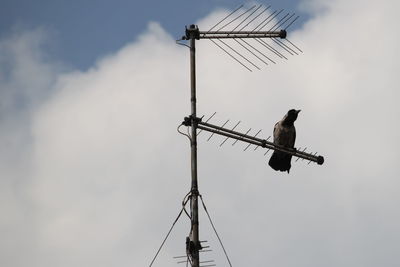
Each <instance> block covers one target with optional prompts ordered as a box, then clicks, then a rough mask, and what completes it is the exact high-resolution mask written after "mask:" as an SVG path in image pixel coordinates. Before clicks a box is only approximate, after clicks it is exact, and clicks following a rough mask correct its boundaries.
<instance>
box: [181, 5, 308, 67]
mask: <svg viewBox="0 0 400 267" xmlns="http://www.w3.org/2000/svg"><path fill="white" fill-rule="evenodd" d="M270 8H271V6H267V7H264V6H263V5H254V6H251V7H250V8H248V9H245V8H244V7H243V5H241V6H240V7H238V8H236V9H235V10H234V11H232V12H231V13H229V14H228V15H227V16H225V17H224V18H223V19H222V20H220V21H219V22H218V23H216V24H215V25H214V26H212V27H211V28H210V29H209V30H207V31H200V30H199V29H198V28H197V26H195V25H191V26H190V27H189V28H186V35H185V36H183V37H182V38H181V40H190V39H191V38H195V39H197V40H199V39H208V40H210V41H211V42H212V43H213V44H214V45H216V46H217V47H218V48H219V49H221V50H222V51H223V52H225V53H226V54H227V55H228V56H230V57H231V58H232V59H234V60H235V61H236V62H237V63H239V64H240V65H241V66H243V67H244V68H245V69H247V70H248V71H253V70H255V69H257V70H260V69H261V66H263V65H270V64H276V62H277V60H287V59H288V57H289V56H293V55H298V54H299V53H302V51H301V49H300V48H298V47H297V46H296V45H295V44H293V43H292V42H291V41H289V40H288V39H287V38H286V35H287V34H286V30H287V29H288V28H289V27H290V26H291V25H293V23H294V22H295V21H296V20H297V19H298V18H299V16H296V14H295V13H292V14H291V13H286V12H284V10H283V9H281V10H279V11H278V10H274V11H272V10H270ZM267 40H268V41H267Z"/></svg>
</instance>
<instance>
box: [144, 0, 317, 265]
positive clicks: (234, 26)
mask: <svg viewBox="0 0 400 267" xmlns="http://www.w3.org/2000/svg"><path fill="white" fill-rule="evenodd" d="M243 9H244V8H243V5H241V6H239V7H238V8H237V9H235V10H234V11H232V12H231V13H230V14H228V15H227V16H226V17H224V18H223V19H222V20H221V21H219V22H218V23H217V24H215V25H214V26H213V27H211V28H210V29H209V30H207V31H200V29H199V28H198V26H197V25H194V24H192V25H190V26H189V27H186V30H185V35H184V36H183V37H182V38H181V39H179V40H177V43H178V44H180V45H184V46H186V47H188V48H189V50H190V103H191V113H190V115H189V116H187V117H185V118H184V120H183V122H182V123H181V124H180V125H179V126H178V132H180V133H181V134H183V135H186V136H187V137H188V138H189V140H190V147H191V189H190V192H189V193H188V194H187V195H186V196H185V198H184V200H183V201H182V209H181V211H180V212H179V214H178V217H177V218H176V219H175V221H174V223H173V224H172V227H171V228H170V230H169V232H168V234H167V236H166V237H165V239H164V241H163V242H162V244H161V246H160V248H159V250H158V251H157V253H156V255H155V257H154V258H153V260H152V262H151V263H150V267H151V266H152V265H153V263H154V261H155V259H156V257H157V255H158V253H159V252H160V250H161V248H162V246H163V245H164V243H165V241H166V240H167V238H168V236H169V234H170V233H171V231H172V228H173V227H174V225H175V223H176V222H177V221H178V219H179V217H180V216H181V214H182V213H185V214H186V215H187V216H188V217H189V218H190V221H191V228H190V233H189V236H188V237H187V238H186V255H184V256H177V257H175V258H176V259H180V261H179V262H178V263H186V265H188V264H189V263H190V265H191V266H192V267H208V266H215V263H214V261H208V260H206V261H200V252H207V251H209V250H205V248H206V247H205V246H203V245H202V243H203V242H205V241H201V240H200V239H199V214H198V210H199V199H200V200H201V203H202V205H203V208H204V210H205V211H206V213H207V216H208V218H209V220H210V222H211V225H212V227H213V229H214V231H215V233H216V235H217V237H218V240H219V242H220V244H221V246H222V248H223V250H224V253H225V255H226V257H227V260H228V263H229V265H230V266H232V264H231V261H230V260H229V257H228V255H227V253H226V250H225V248H224V246H223V244H222V241H221V239H220V237H219V235H218V233H217V231H216V229H215V227H214V224H213V222H212V220H211V217H210V215H209V213H208V211H207V208H206V206H205V204H204V201H203V198H202V196H201V195H200V193H199V190H198V177H197V136H198V134H199V133H200V131H207V132H210V133H211V136H210V137H209V139H210V138H211V137H212V136H213V135H220V136H223V137H225V140H224V141H223V142H222V143H221V144H220V146H222V145H223V144H224V143H225V142H226V141H227V140H228V139H229V138H231V139H235V142H234V144H236V142H238V141H241V142H244V143H247V144H248V145H247V147H246V148H245V150H246V149H247V148H248V147H249V146H250V145H254V146H256V147H255V149H254V150H256V149H257V148H259V147H261V148H266V149H267V152H266V153H265V154H264V155H266V154H267V153H268V151H270V150H277V151H281V152H284V153H287V154H290V155H292V156H294V157H297V158H298V159H302V160H307V161H308V163H311V162H315V163H317V164H319V165H322V164H323V163H324V158H323V157H322V156H317V153H308V152H306V151H305V150H306V148H304V149H300V148H298V149H296V148H294V149H290V148H285V147H280V146H277V145H275V144H274V143H273V142H270V141H268V140H269V138H270V137H268V138H267V139H262V138H259V137H257V135H258V134H259V133H260V132H261V130H260V131H258V132H257V133H256V134H255V135H250V134H249V132H250V130H251V129H249V130H248V131H247V132H246V133H242V132H239V131H236V130H235V128H236V127H237V126H238V124H239V123H240V122H238V123H237V124H236V125H235V126H234V127H233V128H232V129H228V128H225V125H226V124H227V123H228V121H229V120H228V121H226V122H225V123H224V124H223V125H222V126H217V125H214V124H211V123H209V121H210V119H211V118H212V117H213V116H214V115H215V113H214V114H213V115H212V116H211V117H210V118H209V119H208V120H207V121H205V122H203V117H204V116H203V117H198V116H197V105H196V41H199V40H203V39H205V40H209V41H211V42H212V43H213V44H214V45H215V46H217V47H218V48H219V49H221V50H222V51H223V52H225V53H226V54H227V55H228V56H229V57H231V58H232V59H233V60H235V61H236V62H237V63H239V64H240V65H241V66H242V67H243V68H245V69H246V70H248V71H250V72H252V71H254V70H260V69H261V67H260V65H261V64H262V65H269V64H276V61H277V60H287V59H288V56H293V55H298V54H299V53H302V51H301V49H300V48H298V47H297V46H296V45H295V44H294V43H292V42H291V41H289V40H288V39H287V29H288V28H289V27H290V26H291V25H292V24H293V23H294V22H295V21H296V20H297V19H298V18H299V16H296V15H295V14H294V13H293V14H290V13H286V14H285V13H284V10H283V9H282V10H279V11H278V10H275V11H273V12H270V13H269V15H268V12H269V10H270V6H268V7H263V5H254V6H251V7H250V8H248V9H245V10H243ZM266 29H267V30H266ZM278 29H279V30H278ZM266 40H268V41H269V42H268V41H266ZM182 41H187V42H188V44H187V43H182ZM264 51H267V52H269V53H270V54H271V55H267V54H266V53H265V52H264ZM276 58H277V59H276ZM181 126H187V127H188V133H184V132H181V131H180V130H179V128H180V127H181ZM198 129H199V130H200V131H198ZM234 144H233V145H234ZM298 159H297V160H298ZM297 160H296V161H297ZM188 203H189V204H190V212H188V211H187V210H186V205H187V204H188ZM182 259H184V260H182Z"/></svg>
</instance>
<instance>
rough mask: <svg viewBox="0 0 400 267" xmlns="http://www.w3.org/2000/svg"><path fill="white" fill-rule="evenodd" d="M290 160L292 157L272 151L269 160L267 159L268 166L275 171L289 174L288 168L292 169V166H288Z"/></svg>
mask: <svg viewBox="0 0 400 267" xmlns="http://www.w3.org/2000/svg"><path fill="white" fill-rule="evenodd" d="M291 160H292V155H290V154H287V153H283V152H279V151H274V153H272V156H271V158H270V159H269V162H268V164H269V166H271V168H272V169H274V170H275V171H281V172H284V171H287V172H288V173H289V171H290V167H292V165H291V164H290V162H291Z"/></svg>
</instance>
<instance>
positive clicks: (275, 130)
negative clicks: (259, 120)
mask: <svg viewBox="0 0 400 267" xmlns="http://www.w3.org/2000/svg"><path fill="white" fill-rule="evenodd" d="M279 132H280V131H279V121H278V122H277V123H275V126H274V134H273V135H274V143H277V142H278V140H279Z"/></svg>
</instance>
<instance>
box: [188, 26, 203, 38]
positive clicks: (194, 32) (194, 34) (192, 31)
mask: <svg viewBox="0 0 400 267" xmlns="http://www.w3.org/2000/svg"><path fill="white" fill-rule="evenodd" d="M185 33H186V36H185V39H186V40H190V39H196V40H200V31H199V27H197V25H194V24H192V25H190V26H189V28H188V27H186V31H185Z"/></svg>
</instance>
